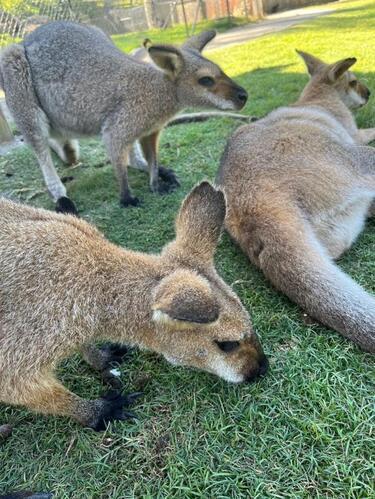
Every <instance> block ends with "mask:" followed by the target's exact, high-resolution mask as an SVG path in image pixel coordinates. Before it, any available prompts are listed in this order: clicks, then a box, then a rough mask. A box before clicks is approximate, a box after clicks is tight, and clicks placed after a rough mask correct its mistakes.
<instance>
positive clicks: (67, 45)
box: [0, 21, 246, 206]
mask: <svg viewBox="0 0 375 499" xmlns="http://www.w3.org/2000/svg"><path fill="white" fill-rule="evenodd" d="M211 35H212V34H211ZM211 35H210V36H207V37H206V40H207V42H208V41H209V39H210V38H212V36H211ZM202 40H204V37H203V38H202V37H201V41H202ZM202 44H203V41H202V43H200V46H201V45H202ZM149 52H150V56H151V57H152V59H153V61H154V63H155V64H157V65H158V66H159V67H161V68H162V69H163V71H160V70H159V69H156V68H155V67H153V66H151V65H147V64H144V63H142V62H138V61H136V60H135V59H133V58H132V57H130V56H127V55H125V54H123V53H122V52H121V51H120V50H118V49H117V48H116V47H115V46H114V45H113V43H112V41H111V40H110V39H109V38H108V37H107V36H106V35H105V34H104V33H103V32H101V31H100V30H99V29H97V28H93V27H89V26H83V25H79V24H76V23H71V22H61V21H59V22H53V23H50V24H47V25H44V26H42V27H40V28H38V29H37V30H35V31H34V32H33V33H31V34H30V35H29V36H28V37H26V39H25V40H24V42H23V44H22V45H11V46H9V47H8V48H6V49H5V50H4V51H3V53H2V54H1V57H0V72H1V74H2V80H3V82H2V85H3V88H4V90H5V95H6V101H7V104H8V107H9V109H10V111H11V113H12V114H13V117H14V119H15V122H16V124H17V126H18V127H19V129H20V131H21V132H22V133H23V135H24V136H25V139H26V140H27V142H28V143H29V144H30V145H31V146H32V147H33V149H34V151H35V153H36V156H37V158H38V162H39V164H40V166H41V169H42V171H43V174H44V178H45V180H46V184H47V187H48V190H49V191H50V193H51V195H52V197H53V199H54V200H55V201H58V200H59V198H61V197H65V196H66V191H65V187H64V186H63V184H62V183H61V181H60V179H59V178H58V176H57V173H56V171H55V169H54V166H53V162H52V159H51V154H50V149H49V143H50V144H51V145H52V144H53V142H52V143H51V141H50V139H51V138H52V139H55V141H56V140H57V143H58V144H60V145H61V146H64V144H66V145H67V147H68V148H69V149H74V143H72V142H71V139H74V138H77V137H80V136H94V135H98V134H101V136H102V138H103V140H104V143H105V146H106V149H107V152H108V155H109V158H110V160H111V162H112V164H113V165H114V166H115V168H116V170H117V175H118V178H119V183H120V201H121V204H123V205H125V206H127V205H136V204H137V203H138V200H137V198H135V197H133V196H132V194H131V192H130V188H129V184H128V178H127V166H128V153H129V150H130V148H131V146H132V144H133V143H134V142H135V141H136V140H137V139H140V140H141V141H142V148H143V152H144V154H145V156H146V157H147V162H148V167H149V171H150V186H151V189H152V191H154V192H160V193H162V192H165V191H166V190H168V188H167V187H166V186H165V185H164V186H163V185H159V182H158V174H159V172H158V164H157V139H158V134H159V131H160V130H161V129H162V128H163V127H164V125H165V124H166V123H167V122H168V121H169V120H170V119H171V118H172V117H173V116H174V115H175V114H176V113H177V112H179V111H181V110H182V109H184V108H185V107H187V106H190V107H214V108H215V107H216V108H219V109H220V108H221V109H239V108H240V107H242V106H243V105H244V102H243V99H242V102H241V99H240V98H239V95H240V94H241V92H245V91H244V90H243V89H242V88H241V87H239V86H238V85H236V84H235V83H234V82H233V81H232V80H230V79H229V78H228V77H227V76H226V75H224V73H223V72H222V71H221V70H220V69H219V68H218V67H217V66H216V65H215V64H214V63H212V62H210V61H208V60H207V59H205V58H204V57H202V56H201V55H200V53H199V51H198V50H196V49H194V48H191V47H189V48H183V47H181V49H177V48H175V47H172V46H151V47H149ZM206 75H208V76H212V77H214V78H216V79H217V80H218V81H219V83H220V85H219V89H218V90H217V91H215V93H214V92H213V90H211V89H208V88H205V87H203V86H202V85H200V84H198V79H199V78H200V77H202V76H206ZM220 92H221V93H220ZM242 95H243V94H242ZM245 100H246V92H245ZM54 145H55V146H56V142H55V143H54ZM54 148H55V149H56V147H54ZM63 159H64V158H63Z"/></svg>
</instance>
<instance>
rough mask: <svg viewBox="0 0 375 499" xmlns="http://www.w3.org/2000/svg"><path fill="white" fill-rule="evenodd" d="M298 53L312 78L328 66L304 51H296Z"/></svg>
mask: <svg viewBox="0 0 375 499" xmlns="http://www.w3.org/2000/svg"><path fill="white" fill-rule="evenodd" d="M296 52H297V54H298V55H299V56H300V57H302V59H303V60H304V62H305V64H306V68H307V71H308V72H309V75H310V76H313V75H314V74H316V73H317V72H318V71H319V70H321V69H322V68H323V67H325V66H326V63H325V62H323V61H321V60H320V59H318V58H317V57H314V56H313V55H311V54H308V53H307V52H303V51H302V50H296Z"/></svg>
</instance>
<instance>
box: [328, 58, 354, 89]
mask: <svg viewBox="0 0 375 499" xmlns="http://www.w3.org/2000/svg"><path fill="white" fill-rule="evenodd" d="M356 62H357V59H356V58H355V57H349V58H348V59H342V60H341V61H338V62H335V64H332V65H331V68H330V70H329V72H328V79H329V80H330V81H331V82H332V83H334V82H335V81H337V80H338V79H339V78H341V76H342V75H343V74H344V73H345V72H346V71H348V69H349V68H350V67H352V66H353V64H355V63H356Z"/></svg>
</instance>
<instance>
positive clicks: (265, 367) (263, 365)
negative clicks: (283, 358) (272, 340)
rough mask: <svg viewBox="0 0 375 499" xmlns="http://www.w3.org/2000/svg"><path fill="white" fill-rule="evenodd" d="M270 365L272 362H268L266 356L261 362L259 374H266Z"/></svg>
mask: <svg viewBox="0 0 375 499" xmlns="http://www.w3.org/2000/svg"><path fill="white" fill-rule="evenodd" d="M269 365H270V363H269V362H268V359H267V357H266V356H264V357H263V358H262V360H261V361H260V363H259V371H258V376H264V375H265V374H266V372H267V371H268V368H269Z"/></svg>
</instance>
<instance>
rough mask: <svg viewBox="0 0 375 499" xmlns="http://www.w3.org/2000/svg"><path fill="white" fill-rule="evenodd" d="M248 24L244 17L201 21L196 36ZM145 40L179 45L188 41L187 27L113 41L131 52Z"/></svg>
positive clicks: (151, 32)
mask: <svg viewBox="0 0 375 499" xmlns="http://www.w3.org/2000/svg"><path fill="white" fill-rule="evenodd" d="M248 22H249V20H248V19H246V18H244V17H232V18H231V19H228V18H227V17H225V18H222V19H214V20H211V21H200V22H198V23H197V25H196V28H195V31H194V34H196V33H199V32H200V31H204V30H210V29H215V30H216V31H218V32H219V33H221V32H223V31H227V30H228V29H229V28H234V27H236V26H241V25H242V24H247V23H248ZM189 30H190V31H191V26H189ZM145 38H150V39H151V41H152V42H153V43H172V44H177V45H179V44H180V43H182V42H183V41H185V39H186V29H185V25H184V24H178V25H177V26H173V28H167V29H165V30H160V29H152V30H148V31H138V32H136V33H127V34H126V35H113V36H112V40H113V41H114V42H115V44H116V45H117V47H118V48H119V49H121V50H123V51H124V52H130V51H131V50H133V49H135V48H138V47H140V46H141V45H142V42H143V40H144V39H145Z"/></svg>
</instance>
